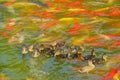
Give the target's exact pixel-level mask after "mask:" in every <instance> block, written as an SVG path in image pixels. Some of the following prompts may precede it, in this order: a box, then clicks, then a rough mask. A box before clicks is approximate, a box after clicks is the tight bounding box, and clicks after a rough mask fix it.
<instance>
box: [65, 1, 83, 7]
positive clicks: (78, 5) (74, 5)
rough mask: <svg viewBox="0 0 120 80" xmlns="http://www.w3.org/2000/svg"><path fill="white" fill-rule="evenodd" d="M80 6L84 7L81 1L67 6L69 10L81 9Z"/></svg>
mask: <svg viewBox="0 0 120 80" xmlns="http://www.w3.org/2000/svg"><path fill="white" fill-rule="evenodd" d="M80 6H82V3H81V2H79V1H75V2H72V3H71V4H67V5H66V7H67V8H74V7H80Z"/></svg>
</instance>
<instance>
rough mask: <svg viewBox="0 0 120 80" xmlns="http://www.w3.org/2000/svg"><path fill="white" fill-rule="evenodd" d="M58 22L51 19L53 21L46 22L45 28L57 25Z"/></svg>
mask: <svg viewBox="0 0 120 80" xmlns="http://www.w3.org/2000/svg"><path fill="white" fill-rule="evenodd" d="M56 23H57V22H56V21H51V22H49V23H48V24H46V25H45V26H44V28H49V27H51V26H53V25H55V24H56Z"/></svg>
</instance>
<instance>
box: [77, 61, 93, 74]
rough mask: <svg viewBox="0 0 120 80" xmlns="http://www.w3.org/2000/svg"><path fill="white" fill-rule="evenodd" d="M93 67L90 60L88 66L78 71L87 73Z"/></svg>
mask: <svg viewBox="0 0 120 80" xmlns="http://www.w3.org/2000/svg"><path fill="white" fill-rule="evenodd" d="M94 68H95V65H94V64H93V63H92V60H88V66H85V67H83V68H81V69H80V70H78V71H79V72H80V73H88V72H89V71H91V70H93V69H94Z"/></svg>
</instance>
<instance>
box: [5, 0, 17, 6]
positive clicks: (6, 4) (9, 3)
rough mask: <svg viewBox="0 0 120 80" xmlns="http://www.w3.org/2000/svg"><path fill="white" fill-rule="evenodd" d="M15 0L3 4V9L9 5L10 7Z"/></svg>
mask: <svg viewBox="0 0 120 80" xmlns="http://www.w3.org/2000/svg"><path fill="white" fill-rule="evenodd" d="M15 1H16V0H11V1H10V2H6V3H4V4H3V6H4V7H8V6H9V5H12V4H13V3H14V2H15Z"/></svg>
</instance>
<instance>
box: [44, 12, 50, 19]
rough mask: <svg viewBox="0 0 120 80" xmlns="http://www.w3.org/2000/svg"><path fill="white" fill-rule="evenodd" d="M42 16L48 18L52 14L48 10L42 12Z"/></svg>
mask: <svg viewBox="0 0 120 80" xmlns="http://www.w3.org/2000/svg"><path fill="white" fill-rule="evenodd" d="M43 17H46V18H49V17H52V14H51V13H50V12H48V11H45V12H43Z"/></svg>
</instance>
